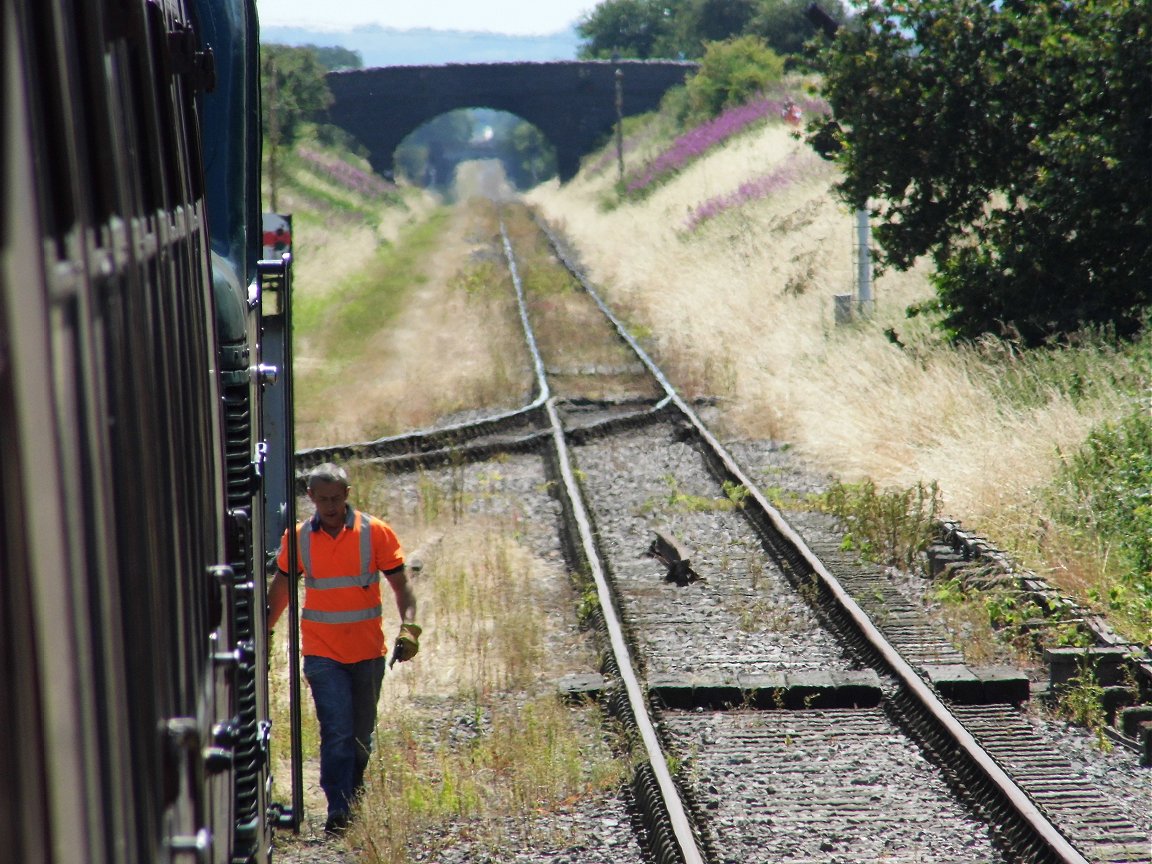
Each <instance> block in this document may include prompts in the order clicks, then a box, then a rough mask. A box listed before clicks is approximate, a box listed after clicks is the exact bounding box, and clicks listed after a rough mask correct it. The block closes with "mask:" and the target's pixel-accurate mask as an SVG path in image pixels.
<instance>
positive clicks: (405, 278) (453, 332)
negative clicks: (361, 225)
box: [295, 203, 531, 447]
mask: <svg viewBox="0 0 1152 864" xmlns="http://www.w3.org/2000/svg"><path fill="white" fill-rule="evenodd" d="M414 231H418V232H422V234H423V235H424V236H423V237H422V240H421V242H422V243H424V244H425V246H426V250H427V251H426V252H424V253H421V254H419V255H417V256H415V259H414V260H412V259H405V263H403V264H398V263H397V261H398V258H397V255H398V254H400V253H398V252H396V251H395V250H393V249H392V248H391V247H380V246H378V245H374V244H371V243H368V244H366V245H367V246H368V248H369V249H370V250H373V251H372V252H371V256H370V257H369V258H368V259H367V260H364V259H363V258H361V262H362V263H361V264H360V268H359V270H358V271H356V272H355V273H354V274H353V273H349V274H346V275H345V277H344V279H343V281H338V280H337V279H332V278H326V277H322V276H321V274H318V273H315V272H312V271H310V270H308V269H305V268H304V267H303V266H301V269H300V270H299V272H298V273H297V277H296V283H295V284H296V288H297V291H298V292H299V295H300V296H301V298H303V301H304V302H309V301H312V302H316V301H317V300H319V301H321V302H322V305H323V312H322V313H321V314H322V315H323V316H325V318H324V320H323V321H322V322H321V323H319V324H317V325H314V326H312V327H310V328H309V331H308V335H305V336H303V337H302V338H300V339H298V340H297V345H296V394H297V395H296V406H297V412H296V415H297V420H296V436H297V445H298V446H300V447H309V446H320V445H325V444H338V443H345V442H353V441H365V440H371V439H374V438H378V437H382V436H385V435H390V434H396V433H398V432H401V431H407V430H410V429H416V428H423V427H428V426H431V425H433V424H434V423H435V422H437V421H438V420H440V419H442V418H444V417H446V416H449V415H452V414H454V413H456V412H460V411H466V410H470V409H478V408H491V407H493V406H501V405H503V406H505V407H515V406H517V405H519V404H522V403H523V402H524V401H526V394H527V393H528V391H529V389H530V387H531V378H530V376H529V371H530V369H529V366H528V362H527V359H526V357H525V356H524V353H523V352H522V351H519V350H511V351H509V350H508V346H510V345H515V346H519V345H520V344H521V343H522V341H523V340H522V339H521V338H520V336H519V322H518V319H517V318H516V313H515V306H514V302H513V300H512V298H511V295H510V292H509V291H508V284H509V282H508V276H507V272H506V270H505V268H504V267H503V264H502V256H501V255H500V253H499V251H498V247H497V246H495V245H494V240H495V237H494V231H495V228H494V223H493V222H492V221H491V217H490V213H489V212H488V209H487V208H486V207H485V206H483V205H479V204H474V203H473V204H466V205H461V206H458V207H455V208H452V209H451V210H450V211H447V213H446V215H445V216H443V217H442V224H441V226H440V227H439V228H429V223H427V222H424V223H422V224H421V225H420V226H418V227H417V228H413V229H409V233H408V234H407V235H406V236H408V237H411V236H412V232H414ZM429 231H434V234H431V235H430V234H429V233H428V232H429ZM297 233H298V234H302V235H303V239H304V242H307V238H308V234H307V232H306V231H300V230H298V231H297ZM355 236H356V242H359V243H361V244H364V243H365V238H364V237H363V236H362V234H360V235H355ZM340 242H345V241H340ZM360 255H361V256H362V255H363V253H362V252H361V253H360ZM300 257H301V258H306V252H305V251H302V252H301V253H300ZM333 285H337V286H338V287H336V288H333ZM353 295H355V298H356V302H357V303H358V304H359V305H358V306H357V307H356V309H355V311H354V312H353V313H352V319H353V320H352V321H351V322H349V323H348V324H347V325H337V324H334V323H332V322H333V319H334V318H335V316H339V315H340V314H341V309H342V307H343V306H345V305H346V304H348V303H351V302H353V301H352V300H351V299H350V298H351V297H353ZM350 327H355V328H356V331H355V332H354V333H352V334H350V333H349V332H348V328H350Z"/></svg>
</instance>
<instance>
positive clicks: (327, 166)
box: [296, 147, 395, 198]
mask: <svg viewBox="0 0 1152 864" xmlns="http://www.w3.org/2000/svg"><path fill="white" fill-rule="evenodd" d="M296 152H297V154H298V155H299V156H300V158H301V159H303V160H304V161H305V162H306V163H308V165H309V166H310V167H311V168H312V170H313V171H315V172H316V173H317V174H320V175H321V176H324V177H327V178H328V179H329V180H332V181H333V182H335V183H338V184H340V185H341V186H344V187H346V188H348V189H351V190H352V191H353V192H358V193H360V194H361V195H364V196H365V197H368V198H372V197H376V196H380V195H385V194H387V193H388V192H389V191H391V190H392V189H394V188H395V186H394V185H393V184H391V183H389V182H388V181H387V180H385V179H384V178H382V177H380V176H379V175H377V174H371V173H369V172H367V171H361V170H360V169H359V168H357V167H356V166H354V165H349V164H348V163H347V162H341V161H339V160H332V159H330V158H327V157H325V156H322V155H321V154H319V153H317V152H316V151H314V150H309V149H307V148H305V147H301V148H299V149H298V150H297V151H296Z"/></svg>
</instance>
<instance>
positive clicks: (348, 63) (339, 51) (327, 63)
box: [302, 45, 364, 72]
mask: <svg viewBox="0 0 1152 864" xmlns="http://www.w3.org/2000/svg"><path fill="white" fill-rule="evenodd" d="M302 47H304V48H309V49H311V50H312V51H315V52H316V60H317V61H318V62H319V63H320V65H321V66H323V67H324V68H325V69H326V70H327V71H329V72H335V71H336V70H337V69H363V68H364V58H363V57H362V56H360V52H359V51H353V50H352V49H350V48H345V47H344V46H343V45H304V46H302Z"/></svg>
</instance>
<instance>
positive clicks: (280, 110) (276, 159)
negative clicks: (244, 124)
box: [260, 45, 332, 210]
mask: <svg viewBox="0 0 1152 864" xmlns="http://www.w3.org/2000/svg"><path fill="white" fill-rule="evenodd" d="M260 88H261V100H260V125H261V130H262V132H263V135H264V152H265V154H266V155H267V157H268V185H269V187H270V191H271V200H270V202H269V209H271V210H277V209H279V207H278V205H277V200H276V199H277V193H278V190H279V185H280V173H281V164H282V162H283V160H284V154H285V153H286V152H287V151H289V150H290V149H291V147H292V145H293V144H294V143H295V142H296V139H297V137H298V136H299V134H300V131H301V128H302V126H303V124H304V123H305V121H307V120H310V119H312V118H313V117H314V116H315V115H316V114H317V113H319V112H320V111H323V110H324V109H325V108H327V107H328V106H329V105H331V104H332V93H331V91H330V90H329V89H328V84H327V82H326V81H325V80H324V67H323V66H322V65H320V61H319V60H318V59H317V57H316V52H315V51H314V50H313V49H310V48H293V47H291V46H289V45H261V46H260Z"/></svg>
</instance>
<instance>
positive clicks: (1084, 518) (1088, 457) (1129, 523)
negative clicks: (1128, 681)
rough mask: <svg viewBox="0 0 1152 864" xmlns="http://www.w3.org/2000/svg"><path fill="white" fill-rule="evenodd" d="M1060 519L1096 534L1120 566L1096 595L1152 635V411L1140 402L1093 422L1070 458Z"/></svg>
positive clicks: (1062, 481) (1060, 494)
mask: <svg viewBox="0 0 1152 864" xmlns="http://www.w3.org/2000/svg"><path fill="white" fill-rule="evenodd" d="M1055 491H1056V497H1057V500H1058V501H1060V502H1062V504H1063V506H1061V507H1059V508H1058V509H1057V518H1059V519H1060V520H1061V521H1063V522H1065V523H1067V524H1069V525H1070V526H1071V527H1072V528H1073V529H1074V530H1076V531H1077V532H1078V533H1082V534H1085V535H1088V536H1091V537H1094V538H1095V539H1096V541H1097V542H1098V543H1100V544H1101V545H1102V546H1103V547H1105V548H1106V549H1108V550H1114V551H1115V555H1114V556H1110V558H1111V560H1112V562H1113V564H1112V567H1113V568H1114V569H1115V570H1116V571H1119V572H1117V573H1116V575H1115V578H1114V579H1112V580H1109V581H1108V582H1107V583H1105V585H1106V587H1105V588H1103V589H1101V590H1095V591H1090V592H1089V593H1090V598H1089V599H1091V600H1093V601H1095V602H1097V603H1099V604H1100V605H1101V606H1103V607H1105V608H1106V609H1108V610H1109V611H1110V612H1115V613H1118V614H1119V615H1120V616H1121V617H1123V618H1125V619H1127V620H1128V621H1129V622H1131V624H1132V625H1134V627H1135V630H1136V632H1137V634H1138V637H1137V638H1140V639H1145V640H1147V639H1152V414H1150V412H1149V411H1148V408H1147V406H1140V407H1139V408H1137V409H1136V410H1134V411H1133V412H1132V413H1131V414H1130V415H1129V416H1128V417H1126V418H1125V419H1123V420H1122V421H1120V422H1119V423H1105V424H1103V425H1102V426H1100V427H1098V428H1097V429H1095V430H1094V431H1093V432H1092V433H1091V434H1090V435H1089V436H1088V439H1087V440H1086V441H1085V442H1084V444H1083V445H1082V446H1081V448H1080V449H1079V450H1078V451H1077V452H1076V453H1075V454H1073V455H1072V456H1071V457H1070V458H1067V459H1066V460H1065V463H1064V466H1063V469H1062V472H1061V474H1060V476H1059V478H1058V482H1057V485H1056V486H1055Z"/></svg>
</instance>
